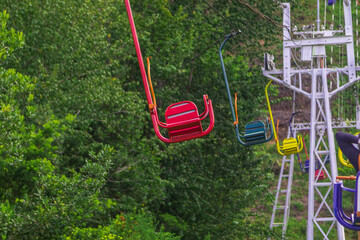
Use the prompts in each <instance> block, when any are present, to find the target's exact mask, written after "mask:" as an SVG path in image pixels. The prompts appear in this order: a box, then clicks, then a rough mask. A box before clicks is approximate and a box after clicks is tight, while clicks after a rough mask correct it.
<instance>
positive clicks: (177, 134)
mask: <svg viewBox="0 0 360 240" xmlns="http://www.w3.org/2000/svg"><path fill="white" fill-rule="evenodd" d="M125 6H126V11H127V14H128V18H129V22H130V28H131V33H132V36H133V39H134V45H135V50H136V55H137V58H138V62H139V66H140V72H141V77H142V79H143V84H144V88H145V94H146V99H147V101H148V105H149V110H150V115H151V120H152V122H153V126H154V130H155V134H156V135H157V136H158V138H159V139H160V140H161V141H163V142H166V143H175V142H182V141H186V140H190V139H194V138H200V137H203V136H205V135H207V134H209V133H210V132H211V130H212V129H213V127H214V123H215V118H214V110H213V107H212V103H211V100H210V99H208V96H207V95H204V96H203V98H204V103H205V111H204V112H203V113H202V114H200V115H199V113H198V110H197V107H196V105H195V104H194V103H193V102H190V101H182V102H178V103H174V104H172V105H170V106H169V107H168V108H167V109H166V111H165V120H166V123H163V122H161V121H160V120H159V117H158V113H157V106H156V99H155V94H154V90H153V87H152V83H151V77H150V62H149V58H148V77H149V81H148V79H147V76H146V73H145V66H144V62H143V58H142V54H141V50H140V44H139V40H138V37H137V34H136V28H135V23H134V19H133V16H132V12H131V7H130V3H129V0H125ZM150 90H151V93H150ZM151 95H152V96H151ZM207 116H209V119H210V123H209V127H208V128H207V129H206V130H205V131H203V129H202V126H201V121H203V120H204V119H205V118H206V117H207ZM159 126H160V127H162V128H166V129H167V131H168V134H169V138H166V137H164V136H163V135H162V134H161V132H160V130H159Z"/></svg>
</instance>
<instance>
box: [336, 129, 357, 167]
mask: <svg viewBox="0 0 360 240" xmlns="http://www.w3.org/2000/svg"><path fill="white" fill-rule="evenodd" d="M359 133H360V132H357V133H355V134H354V135H355V136H357V135H359ZM338 158H339V161H340V163H341V164H342V165H344V166H345V167H348V168H354V166H353V165H352V164H351V163H350V161H349V160H348V159H345V158H344V156H343V153H342V151H341V149H340V148H339V150H338Z"/></svg>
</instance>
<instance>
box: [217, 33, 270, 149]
mask: <svg viewBox="0 0 360 240" xmlns="http://www.w3.org/2000/svg"><path fill="white" fill-rule="evenodd" d="M238 33H240V31H239V32H235V33H231V34H228V35H226V36H225V40H224V42H223V43H222V44H221V46H220V50H219V55H220V61H221V67H222V71H223V75H224V80H225V85H226V90H227V94H228V98H229V103H230V110H231V113H232V117H233V120H234V126H235V133H236V136H237V139H238V140H239V142H240V143H241V144H242V145H244V146H251V145H256V144H261V143H266V142H268V141H270V140H271V139H272V137H273V134H274V131H273V128H272V125H271V124H270V120H269V119H266V121H265V123H264V122H262V121H258V120H257V121H252V122H249V123H247V124H246V125H245V131H244V132H240V131H239V121H238V115H237V94H235V109H234V107H233V104H232V99H231V93H230V88H229V83H228V80H227V75H226V70H225V65H224V60H223V56H222V49H223V48H224V46H225V44H226V42H227V41H228V40H229V39H230V38H231V37H233V36H235V35H236V34H238ZM268 86H269V84H268V85H267V86H266V90H267V88H268ZM235 115H236V116H235Z"/></svg>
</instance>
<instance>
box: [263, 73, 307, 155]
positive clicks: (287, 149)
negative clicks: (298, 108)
mask: <svg viewBox="0 0 360 240" xmlns="http://www.w3.org/2000/svg"><path fill="white" fill-rule="evenodd" d="M271 82H272V80H270V81H269V83H268V84H267V85H266V88H265V95H266V101H267V104H268V108H269V114H270V119H271V124H272V126H273V129H275V124H274V118H273V115H272V112H271V106H270V100H269V94H268V91H267V89H268V87H269V86H270V84H271ZM291 119H292V118H291ZM291 119H290V121H291ZM278 127H279V120H278V122H277V126H276V131H274V136H275V141H276V147H277V150H278V153H279V154H280V155H283V156H288V155H291V154H296V153H299V152H301V150H302V149H303V141H302V137H301V136H300V135H298V136H297V139H295V138H294V137H289V138H285V139H284V140H283V142H282V145H281V144H280V141H279V139H278Z"/></svg>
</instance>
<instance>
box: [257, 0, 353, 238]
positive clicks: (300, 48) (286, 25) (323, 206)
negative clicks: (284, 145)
mask: <svg viewBox="0 0 360 240" xmlns="http://www.w3.org/2000/svg"><path fill="white" fill-rule="evenodd" d="M317 3H318V5H317V6H318V9H317V13H318V14H317V15H318V16H317V20H316V23H317V24H316V26H314V25H310V26H306V27H303V29H302V30H301V31H297V29H294V31H291V29H292V26H291V21H290V4H289V3H284V4H282V7H283V69H282V70H277V69H275V68H273V67H271V66H273V65H271V64H270V68H268V66H265V69H264V71H263V75H264V76H266V77H268V78H270V79H272V80H274V81H275V82H277V83H280V84H283V85H284V86H286V87H287V88H289V89H291V90H293V91H295V92H297V93H301V94H303V95H305V96H306V97H308V98H309V99H310V100H311V106H310V107H311V113H310V124H306V123H304V124H294V130H295V132H296V131H300V130H304V129H310V166H309V192H308V221H307V239H308V240H309V239H314V233H315V231H318V232H317V234H319V232H320V233H321V236H322V238H323V239H329V238H328V236H329V233H330V232H331V231H332V230H333V229H335V227H336V229H337V238H338V239H345V236H344V229H343V227H342V226H341V225H340V224H339V223H337V221H336V219H335V217H334V214H333V211H332V204H331V202H332V188H333V183H334V182H335V181H336V176H337V175H338V172H337V163H336V154H335V141H334V133H333V128H338V127H347V126H346V124H345V125H344V123H336V122H333V121H332V116H331V109H330V107H331V106H330V99H331V98H332V97H333V96H335V95H336V94H337V93H339V92H341V91H343V90H345V89H346V88H348V87H350V86H351V85H353V84H354V83H356V82H357V81H358V80H359V79H360V78H358V77H357V76H356V71H360V68H357V67H355V55H354V54H355V53H354V42H353V26H352V16H351V0H344V1H343V6H342V7H343V14H344V27H343V28H342V27H339V28H338V29H337V30H334V29H333V28H332V27H330V29H329V30H327V29H325V27H326V26H324V25H321V24H320V23H321V21H320V17H319V15H320V14H319V12H320V3H319V0H318V1H317ZM338 4H339V3H338ZM335 45H336V46H339V45H342V46H344V48H346V63H345V64H344V65H343V66H340V67H333V66H330V67H327V58H326V57H327V50H328V49H329V46H335ZM296 53H298V54H299V55H300V58H301V59H300V60H299V59H297V58H296V57H295V55H297V54H296ZM298 61H301V62H302V63H305V67H304V66H302V68H300V67H297V66H295V65H297V62H298ZM330 77H331V78H332V79H334V80H335V81H336V84H335V85H336V86H334V84H333V85H332V87H331V88H329V83H330ZM340 79H342V81H340ZM350 125H351V126H355V124H350ZM291 158H292V159H293V157H291ZM284 159H285V158H284ZM325 159H329V164H326V161H325ZM316 160H318V161H319V163H320V166H321V168H320V170H323V171H325V173H326V175H327V176H328V178H327V180H326V181H319V178H318V177H316V176H315V162H316ZM290 170H291V169H290ZM281 175H282V174H281ZM281 175H280V176H281ZM291 179H292V176H291ZM280 180H281V179H280ZM290 184H291V181H290ZM278 188H279V187H278ZM288 189H289V187H288ZM290 189H291V186H290ZM278 191H281V189H280V188H279V189H278ZM289 204H290V203H288V204H287V206H285V207H284V208H285V209H286V213H285V214H284V221H283V224H282V226H283V233H285V231H286V223H287V218H288V214H289V211H290V210H289V209H288V208H289V206H290V205H289ZM274 209H275V206H274ZM274 212H275V210H274V211H273V215H274V214H275V213H274ZM273 219H274V217H272V223H271V227H273V226H276V224H274V222H273Z"/></svg>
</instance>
